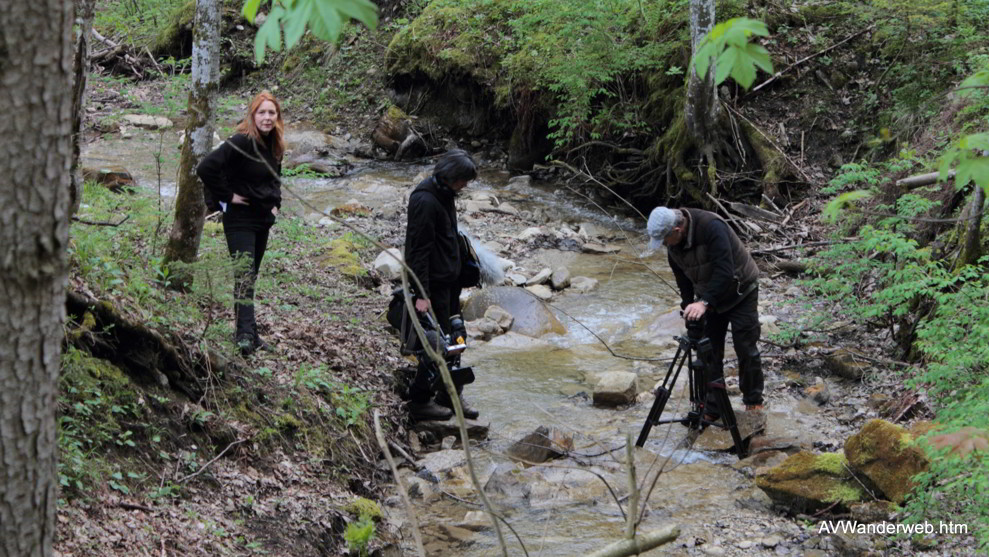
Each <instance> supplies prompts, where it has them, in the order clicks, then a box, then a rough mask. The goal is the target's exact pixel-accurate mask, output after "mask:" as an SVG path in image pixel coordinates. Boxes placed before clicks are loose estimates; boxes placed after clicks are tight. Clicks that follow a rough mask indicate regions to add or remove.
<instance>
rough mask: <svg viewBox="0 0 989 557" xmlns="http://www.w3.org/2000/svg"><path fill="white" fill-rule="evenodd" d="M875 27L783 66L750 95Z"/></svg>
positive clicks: (867, 28) (753, 89)
mask: <svg viewBox="0 0 989 557" xmlns="http://www.w3.org/2000/svg"><path fill="white" fill-rule="evenodd" d="M873 28H875V25H870V26H868V27H866V28H865V29H862V30H861V31H859V32H858V33H855V34H852V35H849V36H847V37H845V38H844V39H843V40H841V41H840V42H837V43H835V44H833V45H831V46H829V47H828V48H825V49H824V50H821V51H819V52H815V53H814V54H811V55H808V56H804V57H803V58H801V59H800V60H797V61H796V62H794V63H792V64H790V65H789V66H787V67H785V68H783V69H782V70H780V71H778V72H776V73H775V74H773V76H772V77H770V78H769V79H767V80H766V81H763V82H762V83H760V84H759V85H757V86H755V87H754V88H752V90H751V91H749V93H748V94H749V95H751V94H752V93H755V92H756V91H758V90H759V89H762V88H763V87H765V86H766V85H769V84H770V83H772V82H774V81H776V80H777V79H778V78H779V77H780V76H781V75H783V74H785V73H786V72H788V71H790V70H792V69H793V68H795V67H797V66H799V65H800V64H803V63H804V62H806V61H807V60H810V59H811V58H816V57H817V56H820V55H822V54H824V53H827V52H831V51H832V50H834V49H836V48H838V47H839V46H841V45H843V44H845V43H847V42H848V41H850V40H852V39H854V38H855V37H858V36H859V35H861V34H863V33H865V32H867V31H871V30H872V29H873Z"/></svg>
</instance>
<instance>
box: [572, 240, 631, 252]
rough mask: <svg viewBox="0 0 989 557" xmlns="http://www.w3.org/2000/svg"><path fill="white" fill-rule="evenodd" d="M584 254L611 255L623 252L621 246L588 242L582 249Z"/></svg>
mask: <svg viewBox="0 0 989 557" xmlns="http://www.w3.org/2000/svg"><path fill="white" fill-rule="evenodd" d="M581 251H583V252H584V253H596V254H610V253H618V252H620V251H622V248H621V246H616V245H612V244H599V243H597V242H587V243H585V244H584V245H583V246H582V247H581Z"/></svg>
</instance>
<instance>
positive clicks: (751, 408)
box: [745, 404, 766, 412]
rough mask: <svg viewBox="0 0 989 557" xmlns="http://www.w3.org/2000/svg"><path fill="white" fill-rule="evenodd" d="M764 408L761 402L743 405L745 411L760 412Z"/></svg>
mask: <svg viewBox="0 0 989 557" xmlns="http://www.w3.org/2000/svg"><path fill="white" fill-rule="evenodd" d="M765 409H766V407H765V406H763V405H762V404H746V405H745V411H746V412H762V411H763V410H765Z"/></svg>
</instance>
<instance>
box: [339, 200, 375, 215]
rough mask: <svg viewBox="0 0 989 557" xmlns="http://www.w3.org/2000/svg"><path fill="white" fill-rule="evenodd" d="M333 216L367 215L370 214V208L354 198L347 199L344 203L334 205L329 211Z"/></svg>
mask: <svg viewBox="0 0 989 557" xmlns="http://www.w3.org/2000/svg"><path fill="white" fill-rule="evenodd" d="M330 214H331V215H333V216H334V217H349V216H356V215H360V216H367V215H370V214H371V208H370V207H368V206H367V205H364V204H363V203H361V202H360V201H357V200H356V199H351V200H348V201H347V202H346V203H344V204H342V205H339V206H337V207H334V208H333V210H331V211H330Z"/></svg>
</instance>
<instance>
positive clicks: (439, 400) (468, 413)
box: [436, 387, 481, 420]
mask: <svg viewBox="0 0 989 557" xmlns="http://www.w3.org/2000/svg"><path fill="white" fill-rule="evenodd" d="M463 390H464V388H463V387H459V388H458V389H457V395H459V396H460V408H461V409H462V410H463V411H464V417H465V418H467V419H468V420H476V419H477V417H478V416H480V415H481V413H480V412H478V411H477V410H475V409H474V408H471V407H470V406H467V403H466V402H465V401H464V397H463V395H462V394H461V393H463ZM436 404H439V405H440V406H442V407H444V408H449V409H451V410H453V401H452V400H450V395H449V394H447V392H446V389H443V388H441V389H440V391H439V392H438V393H436Z"/></svg>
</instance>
